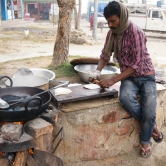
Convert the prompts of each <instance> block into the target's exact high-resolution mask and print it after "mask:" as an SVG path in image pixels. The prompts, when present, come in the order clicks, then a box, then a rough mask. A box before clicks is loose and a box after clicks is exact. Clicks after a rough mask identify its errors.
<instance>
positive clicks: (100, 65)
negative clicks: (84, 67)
mask: <svg viewBox="0 0 166 166" xmlns="http://www.w3.org/2000/svg"><path fill="white" fill-rule="evenodd" d="M106 64H107V61H106V60H104V59H102V58H100V60H99V62H98V66H97V69H96V70H99V71H101V70H102V69H103V68H104V67H105V65H106Z"/></svg>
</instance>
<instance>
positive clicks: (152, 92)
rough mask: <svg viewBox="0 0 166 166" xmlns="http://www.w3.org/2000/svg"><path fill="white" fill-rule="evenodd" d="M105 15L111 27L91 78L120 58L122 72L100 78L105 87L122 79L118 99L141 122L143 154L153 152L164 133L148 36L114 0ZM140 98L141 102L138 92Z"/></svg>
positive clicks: (147, 154) (144, 155)
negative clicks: (159, 123)
mask: <svg viewBox="0 0 166 166" xmlns="http://www.w3.org/2000/svg"><path fill="white" fill-rule="evenodd" d="M104 17H105V18H106V20H107V22H108V26H109V28H110V30H109V31H108V33H107V36H106V41H105V45H104V48H103V50H102V54H101V56H100V60H99V63H98V66H97V69H96V71H94V72H93V73H91V74H90V77H93V78H100V72H101V70H102V69H103V68H104V66H105V65H106V64H107V62H109V60H110V56H112V53H114V54H113V57H114V59H116V60H117V62H118V63H119V66H120V70H121V74H118V75H117V76H115V77H113V78H110V79H102V80H100V82H99V83H100V85H101V86H102V87H109V86H112V85H114V84H115V83H116V82H118V81H121V86H120V94H119V100H120V102H121V104H122V105H123V107H124V108H125V110H126V111H127V112H129V113H130V114H131V115H132V116H133V117H134V118H136V119H137V120H139V121H140V123H141V132H140V140H141V156H142V157H149V156H150V155H151V142H150V139H151V137H153V139H154V141H156V142H157V143H159V142H161V141H162V140H163V134H162V133H161V132H160V131H159V129H158V127H157V125H156V122H155V120H156V82H155V70H154V67H153V64H152V60H151V58H150V55H149V53H148V51H147V48H146V41H147V40H146V36H145V33H144V32H143V30H142V29H141V28H139V27H138V26H137V25H135V24H134V23H133V22H131V21H129V11H128V9H127V8H126V7H125V6H124V5H123V4H122V3H119V2H116V1H112V2H110V3H109V4H108V5H107V6H106V7H105V9H104ZM138 94H139V95H140V97H141V104H139V102H138V101H137V95H138Z"/></svg>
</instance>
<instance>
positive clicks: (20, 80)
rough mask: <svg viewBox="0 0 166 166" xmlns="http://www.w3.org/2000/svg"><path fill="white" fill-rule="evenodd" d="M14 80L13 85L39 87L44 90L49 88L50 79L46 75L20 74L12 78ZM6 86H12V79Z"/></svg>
mask: <svg viewBox="0 0 166 166" xmlns="http://www.w3.org/2000/svg"><path fill="white" fill-rule="evenodd" d="M11 79H12V82H13V87H37V88H40V89H43V90H47V89H49V80H48V79H47V78H44V77H37V76H33V75H30V76H20V77H15V78H11ZM5 84H6V86H8V87H9V86H10V80H7V81H6V82H5Z"/></svg>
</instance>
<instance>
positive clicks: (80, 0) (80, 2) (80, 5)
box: [77, 0, 82, 29]
mask: <svg viewBox="0 0 166 166" xmlns="http://www.w3.org/2000/svg"><path fill="white" fill-rule="evenodd" d="M81 8H82V0H79V9H78V15H77V23H78V26H77V27H78V29H79V28H80V17H81Z"/></svg>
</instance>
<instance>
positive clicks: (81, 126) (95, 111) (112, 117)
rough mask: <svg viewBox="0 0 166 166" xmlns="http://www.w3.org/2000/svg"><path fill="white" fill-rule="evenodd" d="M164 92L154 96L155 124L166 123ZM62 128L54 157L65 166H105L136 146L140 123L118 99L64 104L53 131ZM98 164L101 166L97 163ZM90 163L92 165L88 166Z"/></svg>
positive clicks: (138, 143) (165, 96)
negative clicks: (155, 103) (62, 134)
mask: <svg viewBox="0 0 166 166" xmlns="http://www.w3.org/2000/svg"><path fill="white" fill-rule="evenodd" d="M165 98H166V91H158V93H157V118H156V119H157V124H158V126H159V127H161V126H162V125H163V124H164V121H165V119H166V101H165V100H164V99H165ZM61 126H64V131H65V133H64V136H65V137H64V140H63V141H62V143H61V144H60V146H59V147H58V150H57V152H56V154H55V155H56V156H58V157H60V158H61V159H62V160H63V162H64V165H66V166H89V164H88V163H89V162H90V163H91V164H90V165H95V166H99V165H104V166H109V162H107V160H108V159H111V157H114V156H117V155H121V154H123V153H127V152H130V151H131V150H132V149H133V147H134V146H139V145H140V140H139V132H140V123H139V122H138V121H137V120H135V119H134V118H132V117H130V115H129V114H128V113H127V112H126V111H125V110H124V109H123V107H122V106H121V104H120V103H119V100H118V99H111V100H110V99H108V98H102V99H93V100H85V101H80V102H73V103H68V104H64V106H63V108H62V109H60V110H59V119H58V122H57V126H56V128H60V127H61ZM101 161H102V164H101V163H100V162H101ZM92 163H93V164H92Z"/></svg>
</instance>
